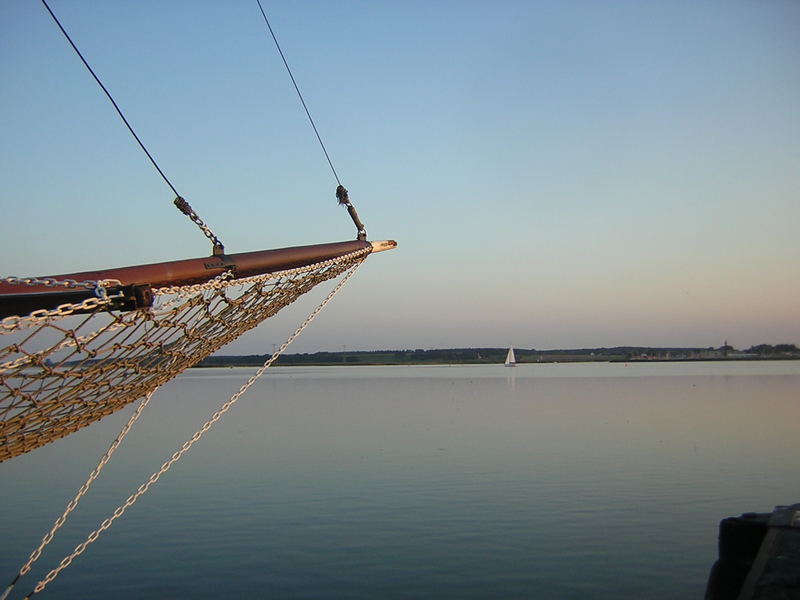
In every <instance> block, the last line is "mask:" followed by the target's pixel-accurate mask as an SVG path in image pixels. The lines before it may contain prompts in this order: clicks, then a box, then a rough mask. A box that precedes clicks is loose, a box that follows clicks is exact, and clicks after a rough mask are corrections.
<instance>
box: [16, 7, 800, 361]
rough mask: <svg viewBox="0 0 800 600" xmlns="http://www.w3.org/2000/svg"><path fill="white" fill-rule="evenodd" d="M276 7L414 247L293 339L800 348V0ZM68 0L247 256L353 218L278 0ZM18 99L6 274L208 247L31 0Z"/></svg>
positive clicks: (174, 255)
mask: <svg viewBox="0 0 800 600" xmlns="http://www.w3.org/2000/svg"><path fill="white" fill-rule="evenodd" d="M262 1H263V5H264V8H265V10H266V12H267V15H268V16H269V18H270V22H271V24H272V27H273V29H274V30H275V33H276V35H277V37H278V40H279V41H280V43H281V46H282V48H283V51H284V53H285V55H286V58H287V60H288V62H289V64H290V66H291V68H292V70H293V72H294V75H295V78H296V80H297V82H298V85H299V86H300V89H301V91H302V93H303V95H304V97H305V99H306V102H307V104H308V107H309V110H310V112H311V114H312V116H313V117H314V120H315V122H316V124H317V127H318V129H319V131H320V134H321V136H322V139H323V141H324V142H325V145H326V147H327V149H328V152H329V154H330V156H331V159H332V161H333V164H334V166H335V168H336V171H337V173H338V174H339V177H340V179H341V181H342V183H343V184H344V185H345V186H346V187H347V188H348V189H349V191H350V197H351V199H352V201H353V203H354V204H355V205H356V207H357V208H358V211H359V213H360V215H361V218H362V220H363V221H364V222H365V224H366V226H367V231H368V232H369V237H370V239H374V240H380V239H395V240H397V242H398V244H399V246H398V248H397V249H396V250H393V251H391V252H386V253H381V254H376V255H374V256H371V257H370V258H369V259H368V260H367V261H366V263H365V264H364V266H363V267H362V268H361V269H360V271H359V272H358V273H357V275H356V277H354V278H353V280H352V281H351V282H350V283H348V285H347V286H346V287H345V288H344V290H343V291H342V292H341V293H340V294H339V296H338V297H337V298H336V299H335V300H334V302H333V303H332V304H331V305H329V306H328V307H327V308H326V309H325V310H324V311H323V313H322V314H321V315H320V316H319V317H318V319H317V320H316V321H315V322H314V323H313V324H312V325H311V326H310V327H309V328H308V330H307V331H306V332H304V333H303V335H302V336H301V337H300V338H299V339H298V340H297V341H296V342H295V343H294V344H293V346H292V347H291V350H290V352H315V351H319V350H334V351H337V350H341V349H343V348H346V349H349V350H369V349H405V348H412V349H413V348H451V347H502V346H507V345H511V344H513V345H514V346H516V347H523V348H536V349H554V348H593V347H602V346H606V347H609V346H618V345H641V346H661V347H663V346H692V347H708V346H715V347H716V346H720V345H722V343H723V342H724V341H726V340H727V341H728V342H729V343H730V344H731V345H733V346H735V347H737V348H747V347H748V346H750V345H753V344H759V343H771V344H775V343H796V344H800V310H799V309H798V306H800V268H798V266H799V265H798V263H800V244H798V239H799V238H800V236H798V225H800V68H798V65H800V36H798V35H797V31H798V30H800V3H798V2H796V1H794V0H785V1H780V0H766V1H763V2H754V1H739V0H724V1H723V0H719V1H715V0H704V1H699V2H698V1H697V0H683V1H682V0H671V1H661V2H659V1H655V0H653V1H641V0H606V1H603V2H597V1H596V0H568V1H563V0H561V1H556V0H550V1H533V0H530V1H511V0H500V1H493V2H488V1H484V2H477V1H470V0H461V1H455V0H453V1H450V0H434V1H422V0H404V1H402V2H399V1H397V2H394V1H392V2H390V1H385V2H374V1H355V0H354V1H338V0H327V1H291V2H290V1H270V0H262ZM49 3H50V6H51V8H52V9H53V11H54V12H55V13H56V14H57V15H58V17H59V18H60V19H61V21H62V24H63V25H64V27H65V28H66V29H67V31H68V32H69V33H70V35H71V36H72V37H73V40H74V41H75V43H76V44H77V45H78V47H79V48H80V49H81V51H82V52H83V54H84V56H85V57H86V59H87V60H88V61H89V63H90V64H91V65H92V67H93V68H94V70H95V71H96V72H97V74H98V75H99V77H100V78H101V79H102V81H103V82H104V84H105V85H106V87H107V88H108V89H109V91H110V92H111V94H112V95H113V96H114V98H115V99H116V101H117V102H118V104H119V105H120V107H121V108H122V110H123V112H124V113H125V115H126V117H127V118H128V120H129V121H130V122H131V124H132V125H133V127H134V128H135V130H136V131H137V133H138V134H139V136H140V137H141V138H142V140H143V142H144V143H145V145H146V146H147V147H148V149H149V150H150V152H151V153H152V154H153V155H154V157H155V158H156V160H157V162H158V163H159V165H160V166H161V168H162V169H163V170H164V172H165V173H166V174H167V177H168V178H169V179H170V180H171V181H172V183H173V184H174V185H175V187H176V188H177V189H178V191H179V193H180V194H181V195H182V196H184V197H185V198H186V199H187V200H188V201H189V202H190V203H191V205H192V206H193V207H194V209H195V210H196V211H197V212H198V213H199V215H200V216H201V217H202V218H203V219H204V220H205V221H206V222H207V223H208V224H209V225H210V226H211V228H212V229H213V230H214V231H215V232H216V233H217V234H218V235H219V237H220V238H221V239H222V240H223V242H224V243H225V246H226V249H227V251H228V252H231V253H233V252H245V251H251V250H260V249H266V248H274V247H283V246H295V245H302V244H313V243H321V242H328V241H340V240H347V239H352V238H354V237H355V229H354V227H353V225H352V223H351V222H350V220H349V217H348V215H347V213H346V212H345V211H344V210H342V209H341V208H340V207H338V206H337V205H336V200H335V197H334V190H335V187H336V180H335V179H334V176H333V174H332V173H331V170H330V168H329V166H328V164H327V162H326V160H325V157H324V155H323V153H322V151H321V149H320V147H319V145H318V143H317V140H316V138H315V136H314V133H313V130H312V129H311V127H310V125H309V124H308V122H307V120H306V116H305V113H304V112H303V108H302V106H301V104H300V102H299V100H298V98H297V96H296V95H295V92H294V88H293V87H292V84H291V80H290V79H289V77H288V75H287V73H286V71H285V70H284V67H283V64H282V62H281V60H280V56H279V55H278V53H277V51H276V50H275V47H274V45H273V43H272V40H271V38H269V37H268V35H269V34H268V32H267V30H266V27H265V25H264V22H263V19H262V17H261V13H260V12H259V9H258V5H257V4H256V2H255V0H241V1H240V0H230V1H226V2H211V1H203V0H198V1H189V0H180V1H179V0H166V1H164V0H158V1H155V0H141V1H139V2H124V1H121V0H120V1H108V2H93V1H88V0H68V1H67V0H50V2H49ZM0 115H2V119H1V120H0V122H1V123H2V125H1V127H2V129H1V130H0V137H2V143H0V181H2V185H0V208H2V215H3V218H2V220H0V276H7V275H16V276H22V275H51V274H57V273H69V272H76V271H84V270H90V269H94V268H108V267H116V266H126V265H133V264H144V263H150V262H160V261H167V260H176V259H180V258H190V257H195V256H203V255H206V254H208V253H209V252H210V244H209V243H208V242H207V240H206V238H205V237H203V236H202V234H201V233H200V232H199V231H198V230H197V229H196V228H195V227H194V225H192V224H191V223H190V222H189V221H188V220H187V219H186V217H184V216H183V215H181V214H180V213H179V212H178V211H177V210H176V209H175V208H174V207H173V206H172V200H173V197H174V195H173V194H172V191H171V190H170V189H169V187H168V186H167V185H166V184H165V183H164V182H163V180H161V178H160V177H159V175H158V174H157V172H156V171H155V170H154V168H153V167H152V165H151V164H150V163H149V162H148V161H147V158H146V157H145V156H144V154H143V153H142V151H141V150H140V149H139V147H138V146H137V145H136V143H135V141H134V140H133V139H132V138H131V136H130V134H129V133H128V132H127V130H126V129H125V127H124V125H123V124H122V122H121V121H120V119H119V117H118V116H117V115H116V113H115V112H114V110H113V107H112V106H111V105H110V103H109V102H108V100H107V99H106V98H105V96H104V95H103V93H102V91H101V90H100V89H99V88H98V87H97V85H96V84H95V82H94V81H93V80H92V79H91V76H90V75H89V74H88V73H87V72H86V70H85V68H84V67H83V65H82V64H81V63H80V61H79V59H78V58H77V56H76V55H75V54H74V52H73V51H72V49H71V48H70V47H69V46H68V44H67V42H66V41H65V39H64V38H63V36H62V35H61V33H60V31H58V29H57V27H56V26H55V24H54V23H53V22H52V20H51V19H50V16H49V15H48V14H47V12H46V10H45V8H44V7H43V5H41V4H40V3H38V2H35V1H31V0H5V1H4V2H2V3H0ZM328 289H329V288H325V289H321V290H318V291H316V292H315V293H314V294H310V295H309V297H307V298H303V299H302V300H301V301H298V302H297V303H295V304H294V305H292V306H290V307H289V308H287V309H285V310H284V311H283V313H281V314H280V315H279V316H278V317H275V318H274V319H270V320H269V321H268V322H267V323H264V324H263V325H262V326H260V327H259V328H257V329H256V330H254V331H252V332H250V333H249V334H247V335H246V336H244V337H243V338H242V339H241V340H239V341H237V342H234V343H232V344H231V345H229V346H228V347H226V348H225V349H223V351H222V353H227V354H245V353H265V352H271V350H272V347H273V346H272V345H273V344H276V343H277V344H279V343H281V342H282V341H283V340H284V339H285V338H286V337H287V335H288V333H290V332H291V331H293V330H294V328H295V326H296V325H298V324H299V323H300V322H301V321H302V320H303V319H304V318H305V316H306V314H307V313H308V312H310V311H311V310H312V308H313V306H314V305H315V304H316V302H318V301H319V300H320V299H321V297H323V296H324V294H325V293H327V291H328Z"/></svg>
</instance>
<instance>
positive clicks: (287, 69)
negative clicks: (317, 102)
mask: <svg viewBox="0 0 800 600" xmlns="http://www.w3.org/2000/svg"><path fill="white" fill-rule="evenodd" d="M256 2H257V3H258V8H259V9H260V10H261V16H262V17H264V23H266V24H267V29H269V33H270V35H271V36H272V40H273V41H274V42H275V47H276V48H277V49H278V54H280V55H281V59H282V60H283V65H284V66H285V67H286V71H287V72H288V73H289V77H290V78H291V80H292V84H294V89H295V91H296V92H297V95H298V97H299V98H300V103H301V104H302V105H303V108H304V109H305V111H306V116H307V117H308V121H309V123H311V127H312V129H313V130H314V133H315V134H316V136H317V141H319V145H320V147H321V148H322V152H324V153H325V158H326V159H327V160H328V164H329V165H330V167H331V171H333V176H334V177H335V178H336V183H338V184H339V185H342V182H341V181H339V176H338V175H337V174H336V169H334V168H333V162H331V157H330V156H329V155H328V151H327V150H326V149H325V144H323V143H322V137H320V135H319V131H317V126H316V125H315V124H314V119H312V118H311V113H310V112H308V106H306V101H305V100H304V99H303V94H301V93H300V88H299V87H298V86H297V82H296V81H295V79H294V75H292V70H291V69H290V68H289V63H288V62H286V57H285V56H284V55H283V50H281V45H280V44H279V43H278V38H276V37H275V32H274V31H272V26H271V25H270V24H269V19H267V13H265V12H264V7H263V6H261V0H256Z"/></svg>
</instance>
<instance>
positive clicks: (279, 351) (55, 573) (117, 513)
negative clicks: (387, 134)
mask: <svg viewBox="0 0 800 600" xmlns="http://www.w3.org/2000/svg"><path fill="white" fill-rule="evenodd" d="M353 254H357V253H353ZM365 254H366V252H365ZM341 258H342V257H339V260H341ZM363 262H364V261H363V260H362V261H359V262H357V263H355V264H354V265H353V266H352V267H350V269H349V271H348V272H347V274H346V275H345V276H344V278H343V279H342V280H341V281H340V282H339V283H338V284H337V285H336V287H334V288H333V290H332V291H331V292H330V293H329V294H328V295H327V296H326V297H325V299H324V300H323V301H322V302H320V304H319V305H318V306H317V307H316V308H315V309H314V310H313V311H312V312H311V314H309V315H308V317H306V320H305V321H303V323H302V324H301V325H300V326H299V327H298V328H297V329H296V330H295V331H294V333H292V334H291V335H290V336H289V337H288V338H287V340H286V341H285V342H284V343H283V344H281V346H280V348H278V349H277V350H276V351H275V352H274V353H273V354H272V356H270V357H269V358H268V359H267V361H266V362H265V363H264V364H263V365H262V366H261V367H260V368H259V369H258V371H256V373H255V374H254V375H253V376H251V377H250V379H248V380H247V382H246V383H245V384H244V385H242V387H241V388H239V391H238V392H236V393H235V394H234V395H233V396H231V398H230V399H229V400H228V401H227V402H225V403H224V404H223V405H222V406H220V408H219V410H217V412H215V413H214V414H213V415H212V416H211V418H210V419H209V420H208V421H206V422H205V423H204V424H203V426H202V427H201V428H200V429H198V430H197V431H196V432H195V433H194V435H193V436H192V437H191V438H189V440H187V441H186V442H184V444H183V446H181V449H180V450H178V451H177V452H175V453H174V454H173V455H172V457H171V458H170V459H169V460H168V461H167V462H165V463H164V464H163V465H161V468H160V469H159V470H158V471H156V472H155V473H153V474H152V475H151V476H150V478H149V479H148V480H147V481H146V482H145V483H143V484H142V485H140V486H139V488H138V489H137V491H136V492H135V493H133V494H131V495H130V496H129V497H128V499H127V500H126V501H125V502H124V503H123V504H121V505H120V506H118V507H117V509H116V510H115V511H114V512H113V513H112V515H111V516H110V517H108V518H107V519H105V520H104V521H103V522H102V523H101V524H100V526H99V527H98V528H97V529H95V530H94V531H92V532H91V533H90V534H89V535H88V536H87V538H86V539H85V540H84V541H83V542H82V543H80V544H78V545H77V546H76V547H75V549H74V550H73V552H72V553H71V554H69V555H68V556H66V557H65V558H64V559H63V560H62V561H61V563H60V564H59V565H58V567H56V568H55V569H53V570H52V571H50V572H49V573H48V574H47V576H46V577H45V578H44V579H42V580H41V581H40V582H39V583H38V584H36V587H35V588H34V589H33V591H32V592H31V593H30V594H28V595H27V596H25V599H24V600H27V599H29V598H30V597H31V596H33V595H34V594H36V593H39V592H41V591H42V590H43V589H44V588H45V587H46V586H47V585H48V584H49V583H50V582H51V581H53V580H54V579H55V578H56V577H57V576H58V574H59V573H60V572H61V571H63V570H64V569H66V568H67V567H68V566H69V565H70V564H71V563H72V561H73V560H75V558H77V557H78V556H79V555H81V554H82V553H83V552H84V551H85V550H86V548H87V547H88V546H89V545H90V544H91V543H93V542H95V541H96V540H97V539H98V538H99V537H100V534H101V533H103V532H104V531H105V530H106V529H108V528H109V527H111V524H112V523H113V522H114V521H115V520H117V519H118V518H119V517H121V516H122V515H123V514H124V513H125V511H126V510H127V509H128V508H130V507H131V506H133V504H134V503H135V502H136V501H137V500H138V499H139V497H140V496H142V495H143V494H144V493H146V492H147V491H148V490H149V489H150V487H151V486H152V485H153V484H154V483H156V482H157V481H158V480H159V479H160V477H161V476H162V475H163V474H164V473H166V472H167V471H168V470H169V469H170V468H171V467H172V465H173V464H175V463H176V462H177V461H179V460H180V459H181V457H182V456H183V455H184V454H185V453H186V452H187V451H188V450H189V449H190V448H191V447H192V446H193V445H194V443H195V442H196V441H198V440H199V439H200V438H201V437H202V436H203V434H205V433H206V432H207V431H208V430H209V429H211V427H212V426H213V425H214V424H215V423H216V422H217V421H219V420H220V419H221V418H222V416H223V415H224V414H225V413H226V412H228V410H229V409H230V408H231V407H232V406H233V405H234V404H235V403H236V402H237V401H238V400H239V398H241V396H242V395H244V393H245V392H247V390H248V389H249V388H250V387H251V386H252V385H253V384H254V383H255V382H256V381H258V379H259V378H260V377H261V376H262V375H263V374H264V372H265V371H266V370H267V369H268V368H269V367H270V366H272V364H273V363H274V362H275V361H276V360H277V359H278V357H279V356H280V355H281V354H282V353H283V351H284V350H285V349H286V348H287V347H288V346H289V344H291V343H292V342H293V341H294V340H295V338H296V337H297V336H298V335H300V333H302V331H303V330H304V329H305V328H306V327H308V325H309V324H310V323H311V322H312V321H313V320H314V319H315V318H316V317H317V315H318V314H319V313H320V312H321V311H322V309H323V308H325V306H327V305H328V303H329V302H330V301H331V300H332V299H333V298H334V296H336V294H338V293H339V291H340V290H341V289H342V287H343V286H344V284H345V283H347V282H348V281H349V280H350V278H351V277H352V276H353V275H354V274H355V273H356V271H357V270H358V267H360V266H361V265H362V264H363Z"/></svg>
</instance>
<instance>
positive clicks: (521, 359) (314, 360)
mask: <svg viewBox="0 0 800 600" xmlns="http://www.w3.org/2000/svg"><path fill="white" fill-rule="evenodd" d="M507 351H508V349H507V348H450V349H435V350H425V349H421V348H419V349H416V350H365V351H343V352H312V353H303V354H283V355H281V356H280V357H279V358H278V360H277V361H276V363H275V364H276V365H308V366H311V365H343V364H344V365H424V364H499V363H502V362H503V361H504V360H505V357H506V352H507ZM514 353H515V354H516V359H517V362H518V363H536V362H590V361H597V362H608V361H612V362H621V361H640V360H757V359H789V358H800V350H798V348H797V346H795V345H794V344H777V345H770V344H759V345H757V346H751V347H750V348H748V349H747V350H736V349H735V348H733V347H732V346H728V345H724V346H720V347H719V348H713V347H708V348H652V347H646V346H616V347H614V348H572V349H559V350H536V349H533V348H529V349H526V348H515V349H514ZM267 358H269V355H268V354H250V355H246V356H209V357H208V358H206V359H205V360H203V361H202V362H201V363H200V364H198V365H197V366H199V367H234V366H253V365H261V364H263V363H264V362H265V361H266V360H267Z"/></svg>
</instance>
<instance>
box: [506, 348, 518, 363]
mask: <svg viewBox="0 0 800 600" xmlns="http://www.w3.org/2000/svg"><path fill="white" fill-rule="evenodd" d="M504 364H505V366H507V367H516V366H517V357H516V356H514V347H513V346H511V347H509V349H508V354H506V362H505V363H504Z"/></svg>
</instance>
